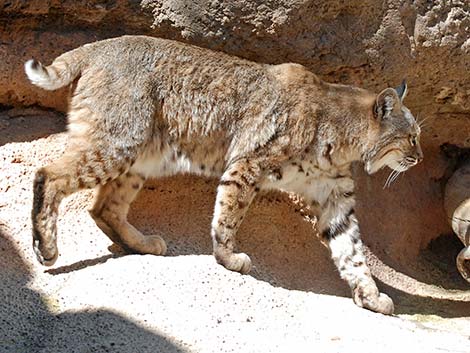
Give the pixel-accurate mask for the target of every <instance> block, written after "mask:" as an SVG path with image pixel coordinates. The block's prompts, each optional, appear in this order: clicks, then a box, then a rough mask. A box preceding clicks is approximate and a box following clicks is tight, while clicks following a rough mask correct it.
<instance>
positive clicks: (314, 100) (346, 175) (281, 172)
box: [26, 36, 422, 314]
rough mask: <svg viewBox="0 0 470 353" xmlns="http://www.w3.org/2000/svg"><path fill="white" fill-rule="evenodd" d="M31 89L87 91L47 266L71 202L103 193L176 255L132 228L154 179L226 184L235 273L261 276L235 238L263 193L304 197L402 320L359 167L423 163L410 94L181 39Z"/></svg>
mask: <svg viewBox="0 0 470 353" xmlns="http://www.w3.org/2000/svg"><path fill="white" fill-rule="evenodd" d="M26 73H27V75H28V77H29V78H30V80H31V82H33V83H34V84H35V85H38V86H39V87H42V88H44V89H57V88H59V87H62V86H64V85H67V84H70V83H71V82H74V87H73V95H72V98H71V101H70V111H69V126H68V129H69V136H70V143H69V146H68V147H67V150H66V151H65V154H64V156H63V157H61V158H60V159H59V160H58V161H56V162H55V163H53V164H51V165H48V166H46V167H44V168H41V169H39V170H38V171H37V173H36V177H35V181H34V202H33V210H32V222H33V246H34V250H35V252H36V255H37V257H38V259H39V261H40V262H41V263H43V264H44V265H52V264H53V263H54V262H55V261H56V259H57V256H58V250H57V244H56V219H57V212H58V206H59V204H60V202H61V200H62V198H63V197H64V196H66V195H69V194H71V193H74V192H76V191H77V190H80V189H84V188H95V187H96V188H97V189H98V190H97V196H96V201H95V205H94V206H93V208H92V209H91V211H90V213H91V215H92V217H93V218H94V219H95V221H96V223H97V225H98V226H99V227H100V228H101V229H102V230H103V232H104V233H105V234H107V235H108V236H109V237H110V238H111V239H112V240H113V241H114V242H116V243H118V244H119V245H121V246H122V247H123V248H124V249H126V250H128V251H130V252H137V253H151V254H156V255H158V254H163V253H165V251H166V245H165V242H164V240H163V239H162V238H160V237H158V236H144V235H142V234H141V233H140V232H139V231H138V230H137V229H135V228H134V227H133V226H132V225H130V224H129V223H128V222H127V212H128V209H129V205H130V203H131V202H132V200H133V199H134V197H135V196H136V195H137V193H138V191H139V190H140V188H141V187H142V185H143V183H144V181H145V180H146V179H147V178H150V177H163V176H169V175H173V174H176V173H195V174H200V175H204V176H216V177H219V178H220V182H219V185H218V188H217V198H216V202H215V209H214V217H213V221H212V230H211V235H212V239H213V246H214V255H215V258H216V260H217V262H219V263H220V264H222V265H224V266H225V267H226V268H228V269H230V270H233V271H239V272H241V273H248V272H249V271H250V268H251V260H250V258H249V257H248V256H247V255H246V254H242V253H235V252H234V248H235V234H236V233H237V230H238V228H239V226H240V224H241V223H242V221H243V218H244V216H245V214H246V212H247V210H248V208H249V206H250V203H251V202H252V200H253V198H254V197H255V195H256V194H257V193H258V192H259V191H260V190H265V189H279V190H283V191H289V192H295V193H297V194H299V195H301V196H302V197H303V198H304V199H305V200H306V201H307V202H309V203H311V204H312V205H315V206H316V207H318V208H319V209H320V213H319V222H318V226H319V234H320V235H321V239H322V241H323V242H324V243H325V244H326V245H327V246H328V247H329V249H330V250H331V255H332V258H333V261H334V263H335V264H336V266H337V267H338V270H339V273H340V275H341V277H342V278H343V279H345V280H346V281H347V282H348V284H349V285H350V287H351V290H352V292H353V298H354V301H355V302H356V304H357V305H359V306H363V307H365V308H368V309H371V310H374V311H377V312H381V313H385V314H390V313H392V311H393V302H392V301H391V299H390V298H389V297H387V296H386V295H385V294H381V293H379V291H378V289H377V286H376V285H375V282H374V280H373V279H372V277H371V274H370V271H369V269H368V267H367V264H366V261H365V257H364V254H363V251H362V243H361V239H360V235H359V228H358V222H357V218H356V216H355V214H354V204H355V199H354V181H353V179H352V177H351V163H352V162H354V161H362V162H363V163H364V164H365V168H366V170H367V171H368V172H369V173H373V172H375V171H377V170H378V169H380V168H382V167H384V166H389V167H391V168H392V169H395V170H397V171H402V170H405V169H407V168H409V167H410V166H412V165H414V164H416V163H417V162H419V161H420V160H421V159H422V152H421V149H420V147H419V126H418V125H417V124H416V122H415V119H414V118H413V116H412V115H411V113H410V111H409V110H408V109H407V108H406V107H405V106H404V105H403V104H402V99H403V96H404V94H405V92H406V86H404V85H402V86H401V87H400V89H397V90H395V89H393V88H387V89H385V90H384V91H382V92H381V93H380V94H378V95H377V94H374V93H371V92H368V91H366V90H363V89H359V88H356V87H351V86H344V85H336V84H329V83H326V82H324V81H322V80H320V79H319V78H318V77H317V76H315V75H314V74H313V73H311V72H310V71H308V70H307V69H306V68H304V67H303V66H301V65H297V64H281V65H265V64H258V63H254V62H250V61H247V60H243V59H240V58H237V57H233V56H229V55H226V54H223V53H220V52H214V51H210V50H207V49H202V48H198V47H195V46H191V45H187V44H182V43H179V42H174V41H169V40H164V39H157V38H149V37H143V36H125V37H120V38H116V39H110V40H105V41H101V42H96V43H92V44H88V45H85V46H83V47H80V48H77V49H75V50H73V51H71V52H68V53H65V54H63V55H61V56H60V57H58V58H57V59H56V60H55V61H54V62H53V63H52V65H50V66H47V67H45V66H43V65H42V64H40V63H39V62H37V61H34V60H32V61H29V62H27V63H26Z"/></svg>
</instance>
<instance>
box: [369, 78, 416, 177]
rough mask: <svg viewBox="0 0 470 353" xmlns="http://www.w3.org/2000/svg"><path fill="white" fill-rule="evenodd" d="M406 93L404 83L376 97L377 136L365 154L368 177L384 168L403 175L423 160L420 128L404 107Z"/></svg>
mask: <svg viewBox="0 0 470 353" xmlns="http://www.w3.org/2000/svg"><path fill="white" fill-rule="evenodd" d="M406 92H407V86H406V83H405V82H404V81H403V83H402V85H401V86H400V87H398V88H396V89H394V88H387V89H385V90H383V91H382V92H381V93H380V94H379V95H378V96H377V99H376V101H375V105H374V113H373V114H374V119H375V124H374V125H377V126H378V133H377V134H376V137H375V138H374V139H376V141H375V142H373V144H372V147H371V148H370V149H369V151H367V152H366V155H365V168H366V171H367V172H368V173H369V174H372V173H375V172H376V171H378V170H379V169H381V168H383V167H385V166H388V167H389V168H391V169H393V170H394V171H396V172H404V171H405V170H407V169H409V168H410V167H412V166H414V165H416V164H418V163H419V162H421V161H422V159H423V151H422V150H421V146H420V144H419V136H420V133H421V129H420V127H419V125H418V124H417V122H416V120H415V118H414V117H413V115H412V114H411V112H410V110H409V109H408V108H407V107H405V106H404V105H403V99H404V98H405V95H406Z"/></svg>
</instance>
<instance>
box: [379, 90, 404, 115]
mask: <svg viewBox="0 0 470 353" xmlns="http://www.w3.org/2000/svg"><path fill="white" fill-rule="evenodd" d="M400 104H401V100H400V97H399V96H398V93H397V91H396V90H395V89H393V88H386V89H384V90H383V91H382V92H380V93H379V94H378V96H377V99H376V101H375V106H374V115H375V117H376V118H377V119H378V120H383V119H386V118H388V116H389V115H390V113H391V112H392V111H393V110H394V109H398V107H399V106H400Z"/></svg>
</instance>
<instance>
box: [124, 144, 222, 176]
mask: <svg viewBox="0 0 470 353" xmlns="http://www.w3.org/2000/svg"><path fill="white" fill-rule="evenodd" d="M130 172H131V173H136V174H140V175H142V176H143V177H145V178H157V177H165V176H171V175H175V174H199V175H204V176H218V175H221V173H222V171H221V167H220V166H219V165H217V164H216V163H215V162H214V161H213V158H207V157H206V158H190V157H189V156H188V155H187V154H185V153H183V152H182V151H181V150H179V149H178V148H176V147H170V146H169V147H166V148H164V149H163V150H158V151H146V152H144V153H142V155H141V156H140V157H139V158H137V160H136V161H135V163H134V164H133V165H132V167H131V168H130Z"/></svg>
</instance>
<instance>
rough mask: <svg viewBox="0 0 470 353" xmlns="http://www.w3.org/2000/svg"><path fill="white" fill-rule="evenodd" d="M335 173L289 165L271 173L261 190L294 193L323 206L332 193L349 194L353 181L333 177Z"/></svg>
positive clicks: (346, 177) (296, 164)
mask: <svg viewBox="0 0 470 353" xmlns="http://www.w3.org/2000/svg"><path fill="white" fill-rule="evenodd" d="M335 174H337V173H336V171H334V170H331V171H328V172H326V171H323V170H321V169H319V168H316V167H314V166H312V165H310V164H308V163H300V162H294V163H289V164H288V165H286V166H284V167H283V168H281V169H280V170H276V171H273V172H272V173H271V174H269V175H268V177H267V178H266V179H265V180H264V182H263V183H262V185H261V187H262V188H263V189H277V190H281V191H287V192H295V193H297V194H300V195H302V196H304V197H305V198H307V199H308V201H314V202H316V203H318V204H319V205H323V204H324V203H325V202H326V200H327V199H328V197H329V196H330V195H331V194H332V193H344V192H350V191H352V190H353V189H354V181H353V180H352V178H351V177H350V176H349V175H346V176H339V177H338V176H335Z"/></svg>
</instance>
